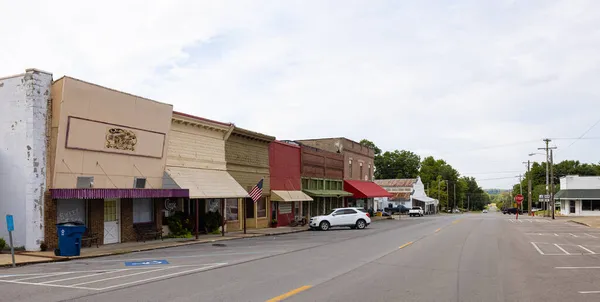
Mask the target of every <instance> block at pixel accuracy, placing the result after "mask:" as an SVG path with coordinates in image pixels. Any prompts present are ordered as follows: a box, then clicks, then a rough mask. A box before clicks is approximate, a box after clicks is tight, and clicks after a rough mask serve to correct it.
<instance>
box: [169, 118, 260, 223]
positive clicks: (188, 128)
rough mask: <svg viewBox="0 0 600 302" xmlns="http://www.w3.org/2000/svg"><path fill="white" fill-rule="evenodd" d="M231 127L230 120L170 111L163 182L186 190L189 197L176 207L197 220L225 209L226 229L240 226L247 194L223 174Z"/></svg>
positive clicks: (225, 172)
mask: <svg viewBox="0 0 600 302" xmlns="http://www.w3.org/2000/svg"><path fill="white" fill-rule="evenodd" d="M233 129H234V126H233V124H230V123H221V122H217V121H213V120H209V119H205V118H201V117H197V116H193V115H189V114H185V113H181V112H173V118H172V123H171V129H170V131H169V144H168V146H169V147H168V152H167V167H166V170H165V183H164V187H165V188H184V189H189V192H190V199H189V200H184V201H183V202H182V203H180V204H179V205H178V207H179V210H180V211H183V212H185V213H186V214H188V215H189V216H192V217H193V218H194V219H196V215H198V217H199V222H204V221H206V219H205V218H204V216H205V214H206V213H209V212H219V213H221V214H222V213H223V212H225V213H226V214H225V219H226V221H227V227H226V230H228V231H231V230H234V231H235V230H240V229H241V224H240V221H239V217H238V212H239V209H240V208H241V203H242V201H243V198H245V197H246V196H247V195H248V194H247V192H246V190H245V189H244V188H243V187H242V186H240V184H239V183H237V182H236V181H235V179H234V178H233V177H232V176H231V175H230V174H229V173H227V167H226V162H225V141H226V140H227V139H228V138H229V137H230V135H231V133H232V132H233ZM196 204H198V210H199V211H198V213H197V212H196ZM200 227H201V230H205V228H204V226H202V225H200Z"/></svg>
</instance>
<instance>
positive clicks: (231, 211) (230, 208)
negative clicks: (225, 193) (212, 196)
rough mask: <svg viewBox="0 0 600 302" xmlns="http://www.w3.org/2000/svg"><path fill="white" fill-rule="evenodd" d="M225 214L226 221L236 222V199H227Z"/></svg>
mask: <svg viewBox="0 0 600 302" xmlns="http://www.w3.org/2000/svg"><path fill="white" fill-rule="evenodd" d="M225 213H227V220H229V221H231V220H238V200H237V199H236V198H228V199H227V201H226V203H225Z"/></svg>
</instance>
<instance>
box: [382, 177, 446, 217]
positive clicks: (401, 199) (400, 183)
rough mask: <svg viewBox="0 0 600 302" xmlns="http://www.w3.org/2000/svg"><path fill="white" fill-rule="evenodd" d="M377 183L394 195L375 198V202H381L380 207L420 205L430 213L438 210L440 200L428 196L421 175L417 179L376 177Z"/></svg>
mask: <svg viewBox="0 0 600 302" xmlns="http://www.w3.org/2000/svg"><path fill="white" fill-rule="evenodd" d="M375 183H376V184H378V185H379V186H381V187H382V188H384V189H385V190H386V191H388V193H391V194H393V195H394V196H393V197H391V198H388V197H382V198H376V199H375V202H376V203H379V207H381V208H383V209H385V208H387V207H389V206H390V205H391V206H393V207H397V206H400V205H403V206H405V207H407V208H412V207H413V206H420V207H422V208H423V211H425V212H426V213H428V214H433V213H435V211H436V208H437V205H438V200H437V199H434V198H430V197H428V196H427V193H426V192H425V185H424V184H423V182H422V181H421V178H420V177H417V178H416V179H415V178H409V179H376V180H375Z"/></svg>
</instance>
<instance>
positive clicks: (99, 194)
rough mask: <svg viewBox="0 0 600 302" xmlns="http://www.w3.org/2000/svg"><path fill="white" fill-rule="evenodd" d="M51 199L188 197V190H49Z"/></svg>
mask: <svg viewBox="0 0 600 302" xmlns="http://www.w3.org/2000/svg"><path fill="white" fill-rule="evenodd" d="M50 195H51V196H52V199H105V198H161V197H166V198H169V197H170V198H174V197H189V195H190V193H189V190H188V189H91V188H90V189H87V188H86V189H81V188H80V189H50Z"/></svg>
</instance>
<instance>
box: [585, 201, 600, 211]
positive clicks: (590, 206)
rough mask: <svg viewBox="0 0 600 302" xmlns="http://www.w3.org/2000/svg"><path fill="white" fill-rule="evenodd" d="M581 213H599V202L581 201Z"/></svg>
mask: <svg viewBox="0 0 600 302" xmlns="http://www.w3.org/2000/svg"><path fill="white" fill-rule="evenodd" d="M581 210H582V211H600V200H582V201H581Z"/></svg>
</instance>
